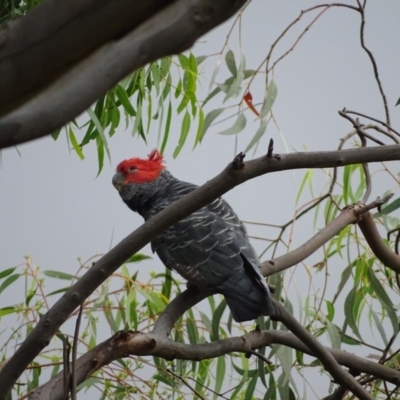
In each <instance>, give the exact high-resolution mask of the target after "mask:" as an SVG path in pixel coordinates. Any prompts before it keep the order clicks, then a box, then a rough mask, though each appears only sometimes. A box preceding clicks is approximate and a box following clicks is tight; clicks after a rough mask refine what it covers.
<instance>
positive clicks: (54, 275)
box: [43, 270, 75, 281]
mask: <svg viewBox="0 0 400 400" xmlns="http://www.w3.org/2000/svg"><path fill="white" fill-rule="evenodd" d="M43 273H44V274H45V275H46V276H48V277H50V278H56V279H64V280H68V281H70V280H72V279H74V278H75V277H74V275H70V274H67V273H65V272H61V271H51V270H47V271H43Z"/></svg>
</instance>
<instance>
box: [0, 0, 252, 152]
mask: <svg viewBox="0 0 400 400" xmlns="http://www.w3.org/2000/svg"><path fill="white" fill-rule="evenodd" d="M159 3H160V4H162V6H161V5H160V4H159ZM245 3H246V0H214V1H211V0H175V1H171V0H169V1H166V0H151V1H149V0H142V1H131V0H113V1H112V2H110V1H108V0H85V1H82V0H69V1H68V2H65V1H61V0H47V1H46V2H45V3H43V4H42V5H41V6H38V7H37V8H36V9H33V10H32V12H31V13H30V14H28V15H27V16H26V17H24V18H20V19H19V20H16V21H12V22H10V23H9V24H8V25H6V26H4V27H2V29H0V149H1V148H5V147H9V146H13V145H16V144H20V143H24V142H27V141H29V140H33V139H37V138H40V137H43V136H46V135H49V134H50V133H51V132H53V131H54V130H56V129H58V128H60V127H62V126H63V125H65V124H66V123H67V122H69V121H71V120H72V119H74V118H76V117H77V116H79V115H80V114H81V113H82V112H83V111H85V110H86V109H87V108H88V107H89V106H90V105H91V104H93V103H94V102H95V101H96V100H97V99H98V98H99V97H100V96H102V95H104V94H105V93H106V91H107V90H108V89H110V88H112V87H113V86H114V85H115V84H117V83H118V82H119V81H120V80H121V79H122V78H124V77H125V76H126V75H128V74H129V73H131V72H133V71H134V70H137V69H138V68H141V67H143V66H144V65H146V64H148V63H149V62H152V61H155V60H157V59H159V58H161V57H164V56H167V55H171V54H177V53H180V52H182V51H184V50H186V49H188V48H190V47H191V46H192V45H193V43H194V42H195V41H196V40H197V39H198V38H199V37H200V36H202V35H203V34H205V33H206V32H208V31H210V30H211V29H212V28H214V27H216V26H218V25H220V24H221V23H222V22H224V21H226V20H227V19H228V18H229V17H231V16H232V15H233V14H235V13H236V12H237V11H238V10H239V9H240V8H241V7H242V6H243V5H244V4H245ZM58 7H60V9H58ZM132 10H133V11H132ZM135 10H136V11H137V14H136V13H135V12H134V11H135ZM53 13H54V17H53ZM120 14H121V15H123V17H121V18H119V15H120ZM125 14H126V15H125ZM53 18H54V21H53ZM110 19H111V20H110ZM103 31H104V32H103ZM31 36H32V38H31Z"/></svg>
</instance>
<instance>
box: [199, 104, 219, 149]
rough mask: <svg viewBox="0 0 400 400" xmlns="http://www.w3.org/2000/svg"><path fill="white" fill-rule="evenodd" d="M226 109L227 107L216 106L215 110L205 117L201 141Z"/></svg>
mask: <svg viewBox="0 0 400 400" xmlns="http://www.w3.org/2000/svg"><path fill="white" fill-rule="evenodd" d="M224 110H225V108H216V109H215V110H212V111H210V112H209V113H208V114H207V115H206V118H205V119H204V125H203V131H202V132H201V138H200V141H201V140H203V138H204V135H205V134H206V132H207V130H208V128H209V127H210V125H211V124H212V123H213V122H214V121H215V119H216V118H218V117H219V116H220V115H221V114H222V112H223V111H224Z"/></svg>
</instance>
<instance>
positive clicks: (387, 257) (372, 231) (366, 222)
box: [358, 212, 400, 274]
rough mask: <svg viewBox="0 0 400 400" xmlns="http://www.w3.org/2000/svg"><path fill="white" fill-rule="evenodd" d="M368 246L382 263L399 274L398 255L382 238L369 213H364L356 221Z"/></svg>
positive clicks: (399, 262) (399, 257)
mask: <svg viewBox="0 0 400 400" xmlns="http://www.w3.org/2000/svg"><path fill="white" fill-rule="evenodd" d="M358 226H359V227H360V229H361V232H362V233H363V235H364V237H365V240H366V241H367V243H368V245H369V247H370V248H371V250H372V251H373V253H374V254H375V255H376V257H377V258H378V259H379V260H380V261H381V262H382V264H383V265H385V266H386V267H388V268H390V269H392V270H393V271H395V272H396V273H398V274H400V256H398V255H397V254H396V253H395V252H394V251H392V250H391V249H390V248H389V247H388V246H387V245H386V244H385V242H384V241H383V240H382V238H381V235H380V234H379V232H378V229H377V227H376V225H375V222H374V219H373V218H372V215H371V213H369V212H368V213H365V214H363V215H362V217H361V218H360V220H359V221H358Z"/></svg>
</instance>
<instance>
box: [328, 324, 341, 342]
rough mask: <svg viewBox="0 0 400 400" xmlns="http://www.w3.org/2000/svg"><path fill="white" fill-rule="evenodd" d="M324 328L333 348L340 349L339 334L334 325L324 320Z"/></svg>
mask: <svg viewBox="0 0 400 400" xmlns="http://www.w3.org/2000/svg"><path fill="white" fill-rule="evenodd" d="M326 330H327V331H328V335H329V339H330V341H331V343H332V348H333V349H340V344H341V335H340V333H339V329H338V328H337V327H336V325H334V324H332V322H330V321H329V320H327V321H326Z"/></svg>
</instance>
